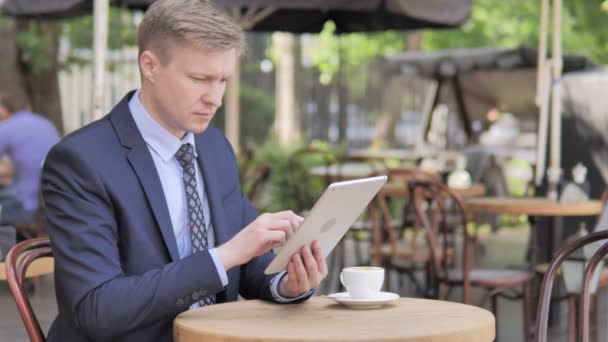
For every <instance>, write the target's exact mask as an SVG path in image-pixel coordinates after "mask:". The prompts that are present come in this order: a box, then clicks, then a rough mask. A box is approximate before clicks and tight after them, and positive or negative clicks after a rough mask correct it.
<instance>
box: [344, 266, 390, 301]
mask: <svg viewBox="0 0 608 342" xmlns="http://www.w3.org/2000/svg"><path fill="white" fill-rule="evenodd" d="M340 282H341V283H342V285H343V286H344V287H345V288H346V290H347V291H348V294H349V295H350V297H351V298H352V299H372V298H376V297H378V295H379V294H380V290H381V289H382V283H384V269H383V268H382V267H372V266H361V267H346V268H345V269H343V270H342V273H340Z"/></svg>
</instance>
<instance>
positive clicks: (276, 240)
mask: <svg viewBox="0 0 608 342" xmlns="http://www.w3.org/2000/svg"><path fill="white" fill-rule="evenodd" d="M263 234H264V236H263V238H262V242H263V243H265V244H270V245H271V246H272V248H276V247H280V246H283V244H285V241H287V236H286V233H285V232H284V231H282V230H269V231H266V232H264V233H263Z"/></svg>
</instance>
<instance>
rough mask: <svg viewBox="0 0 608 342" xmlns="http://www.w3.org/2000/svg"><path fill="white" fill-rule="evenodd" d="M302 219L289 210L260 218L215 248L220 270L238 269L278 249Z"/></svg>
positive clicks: (263, 215)
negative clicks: (237, 267) (257, 257)
mask: <svg viewBox="0 0 608 342" xmlns="http://www.w3.org/2000/svg"><path fill="white" fill-rule="evenodd" d="M303 221H304V219H303V218H302V217H300V216H298V215H296V214H294V213H293V212H292V211H291V210H287V211H281V212H278V213H274V214H262V215H260V216H258V218H256V219H255V220H254V221H253V222H251V223H250V224H249V225H248V226H247V227H245V229H243V230H241V231H240V232H239V233H238V234H236V235H235V236H234V237H233V238H232V239H230V240H229V241H228V242H226V243H225V244H223V245H221V246H219V247H217V252H218V254H219V256H220V258H221V259H222V262H223V263H224V269H225V270H229V269H231V268H232V267H234V266H238V265H242V264H245V263H247V262H249V260H251V259H253V258H255V257H256V256H260V255H263V254H265V253H268V251H270V250H271V249H272V248H274V247H279V246H282V245H283V244H284V243H285V241H287V240H288V239H289V238H290V237H291V235H292V234H293V232H294V231H295V230H296V229H297V228H298V227H299V226H300V224H302V222H303Z"/></svg>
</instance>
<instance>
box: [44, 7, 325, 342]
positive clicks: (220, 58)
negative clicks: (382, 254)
mask: <svg viewBox="0 0 608 342" xmlns="http://www.w3.org/2000/svg"><path fill="white" fill-rule="evenodd" d="M138 45H139V67H140V71H141V76H142V87H141V89H140V90H138V91H136V92H134V93H133V92H131V93H129V94H127V96H126V97H125V98H124V99H123V100H122V101H121V102H120V103H119V104H118V105H117V106H116V107H115V108H114V109H113V110H112V112H111V113H110V114H109V115H107V116H106V117H104V118H102V119H101V120H99V121H97V122H94V123H92V124H90V125H88V126H86V127H84V128H82V129H80V130H78V131H76V132H74V133H73V134H71V135H69V136H68V137H66V138H64V139H63V140H62V141H61V142H60V143H58V144H57V145H56V146H55V147H54V148H53V149H52V150H51V151H50V153H49V155H48V157H47V160H46V162H45V166H44V171H43V177H42V187H43V197H44V201H45V205H46V208H47V211H46V215H47V221H48V232H49V236H50V238H51V242H52V244H53V253H54V257H55V283H56V294H57V302H58V309H59V315H58V317H57V319H56V320H55V322H54V323H53V325H52V326H51V328H50V331H49V334H48V340H49V341H171V340H172V339H173V329H172V324H173V319H174V318H175V317H176V315H178V314H179V313H180V312H183V311H185V310H188V309H191V308H196V307H202V309H203V310H204V309H205V306H207V305H213V304H215V303H221V302H226V301H234V300H236V299H237V295H238V294H240V295H241V296H243V297H244V298H248V299H249V298H260V299H264V300H269V301H275V302H283V303H293V302H300V301H303V300H305V299H307V298H308V297H310V296H311V295H312V292H313V290H314V288H315V287H316V286H318V284H319V283H320V281H321V280H322V279H323V278H324V277H325V276H326V274H327V266H326V262H325V259H324V257H323V255H322V253H321V250H320V247H319V245H318V243H313V244H312V246H304V247H303V248H302V250H301V251H300V252H299V253H297V254H296V255H294V256H293V258H292V261H291V262H290V264H289V266H288V269H287V272H282V273H279V274H276V275H271V276H266V275H264V273H263V271H264V269H265V267H266V266H267V265H268V264H269V262H270V261H271V260H272V258H273V254H272V251H271V250H272V248H273V247H275V246H279V245H281V244H283V243H284V242H285V241H286V239H288V238H289V236H290V235H291V234H292V233H293V231H294V229H295V228H297V226H298V225H299V224H301V222H302V218H301V217H299V216H297V215H295V214H293V213H292V212H290V211H286V212H280V213H274V214H263V215H261V216H258V217H257V218H256V213H255V210H254V209H253V207H252V206H251V204H250V202H249V201H248V200H247V198H245V196H244V195H243V193H242V191H241V186H240V184H239V178H238V170H237V163H236V158H235V156H234V153H233V151H232V149H231V146H230V144H229V143H228V141H227V140H226V138H225V137H224V135H223V134H222V133H221V132H219V131H218V130H217V129H215V128H214V127H212V126H209V123H210V121H211V119H212V118H213V115H214V113H215V112H216V110H217V109H218V107H220V105H221V100H222V96H223V94H224V90H225V87H226V81H227V80H228V79H229V78H230V76H231V75H232V74H233V73H234V69H235V65H236V62H237V57H238V54H239V52H240V50H241V47H242V45H243V34H242V31H241V30H240V28H239V27H238V26H237V25H236V24H235V23H234V22H233V21H231V19H229V18H228V17H227V16H226V15H225V14H223V13H222V12H221V11H220V10H218V9H216V8H214V7H213V6H212V5H211V4H210V3H209V2H207V1H204V0H159V1H157V2H156V3H154V5H152V6H151V7H150V8H149V9H148V11H147V12H146V14H145V16H144V19H143V21H142V23H141V24H140V27H139V31H138Z"/></svg>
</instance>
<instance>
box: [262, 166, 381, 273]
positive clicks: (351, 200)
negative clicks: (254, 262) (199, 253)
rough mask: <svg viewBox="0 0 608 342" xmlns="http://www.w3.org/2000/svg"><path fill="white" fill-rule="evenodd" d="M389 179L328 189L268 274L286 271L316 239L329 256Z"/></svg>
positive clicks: (350, 181) (366, 179)
mask: <svg viewBox="0 0 608 342" xmlns="http://www.w3.org/2000/svg"><path fill="white" fill-rule="evenodd" d="M386 179H387V177H386V176H379V177H370V178H362V179H356V180H349V181H345V182H337V183H333V184H331V185H330V186H328V187H327V189H325V191H324V192H323V195H321V197H320V198H319V200H318V201H317V203H315V205H314V206H313V207H312V209H311V210H310V213H309V214H308V216H306V218H304V222H303V223H302V224H301V225H300V227H299V228H298V230H297V231H296V232H295V233H294V234H293V235H292V236H291V238H290V239H289V240H288V241H287V242H286V243H285V244H284V245H283V247H282V248H281V250H280V251H279V253H278V254H277V255H276V256H275V257H274V259H273V260H272V262H271V263H270V264H269V265H268V267H267V268H266V270H265V271H264V273H265V274H273V273H277V272H280V271H284V270H286V269H287V264H288V263H289V260H291V257H292V256H293V255H294V254H295V253H296V252H298V251H299V250H300V249H301V248H302V247H303V246H304V245H306V244H310V243H312V242H313V241H314V240H317V241H319V243H320V245H321V250H322V251H323V253H324V255H325V257H327V256H328V255H329V253H330V252H331V250H332V249H333V248H334V247H335V246H336V245H337V244H338V242H339V241H340V239H342V236H344V234H346V231H348V229H349V228H350V227H351V226H352V225H353V223H355V221H356V220H357V218H358V217H359V215H361V213H362V212H363V210H364V209H365V207H366V206H367V205H368V204H369V202H371V200H372V199H373V198H374V196H375V195H376V194H377V193H378V191H380V188H382V185H384V183H386Z"/></svg>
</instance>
